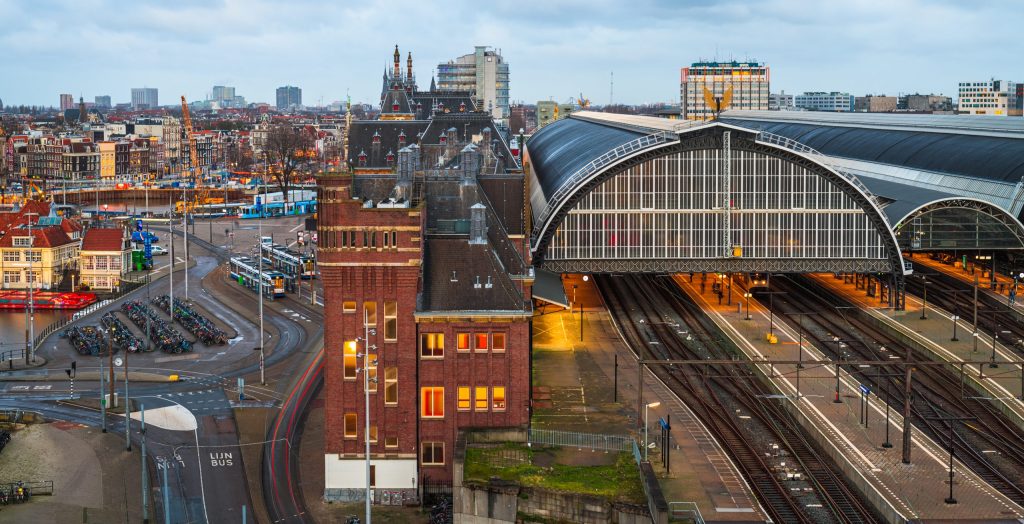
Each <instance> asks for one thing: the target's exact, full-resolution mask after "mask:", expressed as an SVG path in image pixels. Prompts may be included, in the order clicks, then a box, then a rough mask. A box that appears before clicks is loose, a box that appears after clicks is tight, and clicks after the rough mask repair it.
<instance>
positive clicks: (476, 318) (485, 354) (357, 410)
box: [318, 175, 530, 484]
mask: <svg viewBox="0 0 1024 524" xmlns="http://www.w3.org/2000/svg"><path fill="white" fill-rule="evenodd" d="M351 180H352V179H351V177H350V176H348V175H328V176H323V177H321V179H320V198H319V205H320V215H319V246H320V247H319V252H318V256H319V268H320V271H321V275H322V278H323V285H324V313H325V315H324V318H325V324H326V325H325V326H324V348H325V352H326V370H325V377H326V387H327V400H326V423H325V433H326V434H325V439H324V442H325V444H324V453H325V454H327V455H331V454H344V455H343V456H342V458H362V457H363V456H364V455H363V453H364V447H363V446H364V441H363V435H364V424H365V418H364V416H365V413H364V407H363V406H364V393H363V375H362V373H361V372H360V373H358V374H356V375H355V376H354V377H352V376H351V372H350V373H349V375H350V377H351V378H346V368H345V358H344V351H345V345H346V342H347V341H351V340H355V339H357V338H358V337H363V336H364V334H365V329H364V325H363V318H364V307H365V305H366V304H367V303H368V302H373V303H375V306H376V322H375V323H373V325H372V327H373V328H375V329H376V335H370V337H369V342H370V345H376V346H377V350H376V352H375V353H374V352H372V351H371V354H375V355H376V359H377V362H378V363H377V368H376V377H377V384H376V389H377V391H376V393H372V394H371V398H370V414H371V425H373V426H376V428H377V440H376V442H375V443H372V444H371V454H372V456H373V458H374V459H387V458H395V459H398V458H405V459H411V458H413V457H417V459H418V460H419V464H420V468H419V482H417V484H419V483H420V482H422V479H423V478H428V477H429V478H430V479H431V480H447V479H450V478H451V472H452V457H453V451H454V445H455V438H456V435H457V433H458V431H459V429H461V428H467V427H487V426H491V427H511V426H519V427H521V426H525V425H526V424H527V423H528V416H529V415H528V413H529V398H530V386H529V350H530V335H529V312H528V311H525V312H524V311H516V312H508V311H495V312H491V313H488V312H486V311H483V312H478V311H473V312H459V311H443V312H433V311H417V297H418V295H419V293H420V291H421V290H422V287H423V269H424V268H423V260H424V252H423V249H424V246H425V243H426V242H425V238H424V237H425V235H426V231H425V224H426V217H425V214H426V213H429V212H430V211H429V209H425V205H421V206H420V207H418V208H374V207H363V203H362V200H361V199H353V198H352V195H351V192H350V191H351ZM392 238H394V239H397V245H395V243H394V241H393V240H392ZM364 242H365V244H366V247H363V246H364ZM439 270H441V269H439ZM523 289H524V293H526V294H527V295H528V294H529V286H528V285H526V286H523ZM527 301H528V299H527ZM389 304H394V306H395V310H394V313H395V318H394V323H395V324H397V325H396V327H395V333H394V334H395V335H396V337H395V339H396V340H394V341H391V340H386V339H385V336H386V335H387V333H386V330H390V329H389V328H388V327H387V320H388V319H387V318H385V317H386V314H389V313H391V311H386V308H388V307H390V306H389ZM432 333H440V334H443V340H444V342H443V343H444V347H443V350H440V349H439V348H437V349H435V350H433V351H430V352H429V353H430V354H428V355H427V356H422V349H423V348H421V344H420V335H421V334H432ZM460 334H464V337H463V338H464V339H466V338H467V337H468V344H469V346H468V349H467V350H462V351H460V350H459V347H458V344H459V341H460V337H459V335H460ZM478 334H479V335H486V336H485V337H483V338H480V339H479V341H480V343H479V344H478V343H477V342H478V337H477V335H478ZM494 335H498V336H494ZM434 341H435V345H436V341H437V339H436V338H435V339H434ZM484 342H486V345H487V348H486V349H482V348H481V349H478V348H477V346H478V345H479V346H483V343H484ZM501 345H504V350H501V349H500V346H501ZM495 346H498V348H497V349H496V348H495ZM365 347H366V346H365V345H364V343H363V342H362V341H360V342H358V346H357V348H358V352H359V353H362V352H364V351H365ZM362 365H363V359H361V358H359V359H358V366H359V367H362ZM392 368H393V369H394V371H392V372H388V371H387V370H388V369H392ZM350 371H351V370H350ZM390 373H395V374H394V375H392V374H390ZM370 376H371V377H373V376H374V375H373V374H372V373H371V375H370ZM395 379H396V380H397V397H396V398H394V399H393V400H395V401H396V402H394V403H390V402H386V399H385V391H386V388H387V387H388V386H389V385H390V384H392V380H395ZM460 386H461V387H466V388H469V398H468V406H467V404H466V400H465V398H464V399H463V403H462V404H461V405H460V403H459V388H460ZM427 387H439V388H443V392H444V393H443V400H444V402H443V416H441V417H438V418H424V417H423V411H422V409H423V406H422V401H423V395H422V392H423V390H422V388H427ZM476 388H486V390H480V391H479V392H481V393H482V392H486V394H487V398H486V400H482V399H478V398H477V397H478V396H479V395H476V393H478V390H477V389H476ZM495 388H504V390H503V391H502V390H501V389H495ZM372 390H373V386H372V385H371V391H372ZM502 397H503V398H502ZM438 400H440V399H438ZM478 400H479V402H478ZM439 407H440V403H439V402H438V403H436V405H434V406H431V410H434V409H438V408H439ZM346 414H348V415H349V422H350V423H351V422H352V421H353V419H352V415H353V414H354V415H355V418H354V421H355V424H354V426H355V427H351V428H349V433H348V435H346ZM350 425H351V424H350ZM353 431H354V434H353ZM371 434H372V432H371ZM424 442H433V443H443V449H441V450H440V451H438V450H437V449H436V447H435V449H432V450H430V453H429V454H428V458H434V459H435V462H436V461H439V460H438V459H443V464H438V465H423V458H424V454H423V449H422V446H421V443H424ZM437 453H440V456H438V455H437Z"/></svg>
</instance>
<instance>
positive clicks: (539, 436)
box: [527, 429, 636, 451]
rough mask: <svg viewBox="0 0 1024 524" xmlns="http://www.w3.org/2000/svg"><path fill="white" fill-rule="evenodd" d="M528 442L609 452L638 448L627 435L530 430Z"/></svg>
mask: <svg viewBox="0 0 1024 524" xmlns="http://www.w3.org/2000/svg"><path fill="white" fill-rule="evenodd" d="M527 440H528V441H529V442H530V444H542V445H547V446H561V447H566V448H577V449H583V448H586V449H600V450H608V451H629V448H630V446H633V447H636V442H634V441H633V439H632V438H631V437H628V436H625V435H601V434H597V433H577V432H575V431H555V430H550V429H530V431H529V435H528V436H527Z"/></svg>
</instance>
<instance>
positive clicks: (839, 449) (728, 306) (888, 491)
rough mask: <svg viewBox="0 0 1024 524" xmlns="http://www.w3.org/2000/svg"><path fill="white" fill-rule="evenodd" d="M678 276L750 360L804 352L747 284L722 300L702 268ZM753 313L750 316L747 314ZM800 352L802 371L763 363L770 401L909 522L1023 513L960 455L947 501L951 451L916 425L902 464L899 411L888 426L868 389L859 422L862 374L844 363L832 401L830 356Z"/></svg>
mask: <svg viewBox="0 0 1024 524" xmlns="http://www.w3.org/2000/svg"><path fill="white" fill-rule="evenodd" d="M675 281H676V282H677V283H678V285H679V286H680V287H681V288H682V289H683V290H684V291H685V292H686V293H687V294H688V295H689V296H690V297H692V298H693V299H694V300H695V301H696V302H697V304H698V305H699V306H700V307H701V308H702V309H703V310H704V311H705V312H706V313H707V314H708V315H709V316H710V317H711V319H712V320H713V321H714V322H715V323H716V324H718V325H719V326H720V327H721V328H722V329H723V331H724V332H725V333H726V334H727V335H728V336H729V337H730V338H731V339H732V340H733V341H734V342H735V343H736V344H737V346H738V347H739V348H740V350H742V351H743V352H744V353H745V354H746V356H747V357H748V358H750V359H751V360H768V359H771V360H789V361H794V360H798V359H799V358H800V355H799V353H800V351H801V349H800V348H801V345H800V344H799V341H800V340H801V338H800V337H799V335H798V331H797V329H796V328H795V326H789V325H786V324H784V323H781V322H779V319H778V318H773V317H772V316H771V315H770V314H769V311H768V310H767V308H765V307H763V306H762V305H760V304H759V303H757V302H756V301H754V300H751V301H750V302H749V311H747V310H746V307H748V306H746V302H745V300H744V297H743V290H742V289H740V288H739V286H733V287H732V289H731V293H732V300H731V301H730V300H729V299H728V297H726V299H725V300H722V301H721V303H719V298H718V297H717V296H716V295H715V294H713V293H712V287H711V285H710V277H709V282H708V285H706V286H705V287H704V292H702V290H701V286H700V284H699V281H700V276H699V275H698V276H696V278H695V279H694V281H693V283H690V282H689V279H688V278H687V277H684V276H676V277H675ZM741 306H742V307H741ZM748 313H749V317H750V319H749V320H747V318H746V317H747V314H748ZM772 326H774V327H772ZM769 332H774V334H775V335H776V337H777V340H778V342H777V343H770V342H769V340H768V337H767V336H766V335H767V334H768V333H769ZM802 353H803V360H804V362H806V363H805V364H804V367H803V369H802V370H800V371H799V372H798V370H797V368H796V366H795V365H783V364H765V365H762V366H760V368H761V370H762V371H763V372H764V373H765V375H768V376H770V377H771V380H772V381H773V382H774V383H775V384H776V387H777V389H778V391H780V394H779V395H778V397H775V398H772V399H768V400H774V401H777V402H792V403H794V407H795V408H796V409H798V410H799V412H800V414H801V415H802V417H803V418H804V419H805V420H807V421H810V423H811V424H813V426H814V427H815V428H817V430H818V431H819V432H820V433H819V437H820V438H818V439H817V440H819V441H825V442H828V443H829V444H831V445H832V446H833V448H834V449H833V450H832V452H831V453H830V454H831V455H832V456H833V457H834V458H837V459H841V460H843V461H845V462H846V467H845V469H847V470H849V469H854V470H856V473H855V474H853V475H851V476H852V477H854V478H856V480H857V482H858V484H860V485H861V486H867V487H866V488H865V489H869V490H872V491H873V492H874V493H875V496H874V497H872V498H873V499H875V500H876V501H878V502H879V503H881V504H884V505H886V506H888V507H889V512H888V515H889V517H893V514H896V515H898V518H899V519H902V520H904V521H947V520H959V519H973V520H994V521H1016V520H1017V519H1020V518H1024V508H1021V507H1019V506H1017V505H1016V504H1014V503H1013V502H1012V501H1010V500H1009V499H1008V498H1006V497H1005V496H1003V495H1002V494H1000V493H999V492H998V491H996V490H995V489H993V488H992V487H991V486H989V485H988V484H987V483H985V482H984V481H982V480H981V479H980V478H979V477H978V476H977V475H975V474H974V473H973V472H971V471H970V470H968V469H967V468H965V467H964V466H963V465H962V464H961V463H959V462H956V463H955V467H954V470H955V481H954V484H953V488H954V496H955V498H956V499H957V501H958V503H957V504H947V503H945V499H946V497H947V496H949V487H950V486H949V480H948V479H949V467H948V460H949V452H948V451H947V450H945V449H944V448H943V447H941V446H939V445H938V444H936V443H935V442H934V441H932V440H931V439H930V438H928V437H926V436H925V435H923V434H922V433H920V432H916V431H915V432H914V433H913V435H912V448H911V464H903V463H902V460H901V459H902V456H901V444H902V423H903V419H902V417H901V416H900V415H899V414H898V413H896V412H895V410H892V411H891V412H890V413H889V424H888V426H887V424H886V407H885V404H884V403H883V402H882V401H881V400H880V399H879V397H878V396H877V395H876V392H871V394H869V395H868V397H867V398H868V399H869V400H868V404H867V407H868V409H867V413H868V415H867V420H866V423H865V422H862V418H861V415H862V413H863V408H862V404H861V402H862V400H861V399H862V394H861V391H860V385H861V384H860V383H859V381H857V380H856V379H854V378H852V377H851V376H850V375H849V374H848V373H847V372H846V371H845V370H841V372H840V376H839V378H840V387H839V390H840V402H839V403H835V402H834V398H835V391H836V375H835V372H834V368H831V367H829V366H821V365H815V364H813V361H820V360H826V357H825V355H824V354H823V353H822V352H821V351H820V350H819V349H817V348H815V347H813V346H812V345H811V344H810V343H808V342H807V341H806V340H804V341H803V345H802ZM798 377H799V378H798ZM883 396H884V393H883ZM887 434H888V437H889V442H891V443H892V444H893V447H891V448H887V447H883V443H884V442H886V436H887ZM857 477H859V478H857Z"/></svg>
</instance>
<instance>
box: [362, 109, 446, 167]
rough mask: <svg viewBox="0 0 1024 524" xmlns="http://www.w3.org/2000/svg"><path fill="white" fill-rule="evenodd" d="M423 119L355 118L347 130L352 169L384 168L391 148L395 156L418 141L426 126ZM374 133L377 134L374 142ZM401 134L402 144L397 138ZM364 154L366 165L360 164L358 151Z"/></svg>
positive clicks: (387, 165) (386, 165)
mask: <svg viewBox="0 0 1024 524" xmlns="http://www.w3.org/2000/svg"><path fill="white" fill-rule="evenodd" d="M428 124H429V122H427V121H424V120H355V121H353V122H352V127H351V129H349V133H348V139H349V144H348V160H349V162H350V163H351V165H352V167H353V168H356V169H359V168H363V169H387V168H390V167H391V165H389V164H388V162H387V155H388V152H389V151H390V152H391V153H392V154H394V155H395V157H396V158H397V157H398V150H399V149H401V148H403V147H405V146H407V145H410V144H414V143H418V142H419V135H420V134H421V133H422V132H423V131H424V130H425V129H426V128H427V125H428ZM374 135H377V136H379V137H380V140H379V142H374ZM402 135H404V137H405V142H404V145H400V144H401V142H400V140H399V138H400V137H401V136H402ZM360 153H366V165H365V166H360V165H359V154H360Z"/></svg>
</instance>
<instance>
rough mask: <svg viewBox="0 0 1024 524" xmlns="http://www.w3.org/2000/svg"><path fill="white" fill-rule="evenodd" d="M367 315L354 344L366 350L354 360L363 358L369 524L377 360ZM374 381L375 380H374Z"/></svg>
mask: <svg viewBox="0 0 1024 524" xmlns="http://www.w3.org/2000/svg"><path fill="white" fill-rule="evenodd" d="M368 319H369V315H368V313H367V311H366V308H363V327H364V330H365V331H364V334H363V336H362V337H356V340H355V342H356V343H358V342H359V341H360V340H361V341H362V342H363V347H364V348H365V350H366V353H364V354H358V353H357V354H356V358H359V357H363V370H362V371H363V396H364V397H365V410H366V411H365V416H364V418H365V419H366V423H365V429H364V433H363V440H364V442H365V446H366V523H367V524H370V518H371V515H370V364H373V365H374V366H376V365H377V359H376V358H373V359H372V361H371V356H372V355H370V350H373V351H376V350H377V346H376V345H371V344H370V337H371V336H376V335H377V329H376V328H371V327H370V326H369V324H368V323H367V320H368ZM374 380H377V379H376V378H374Z"/></svg>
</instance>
